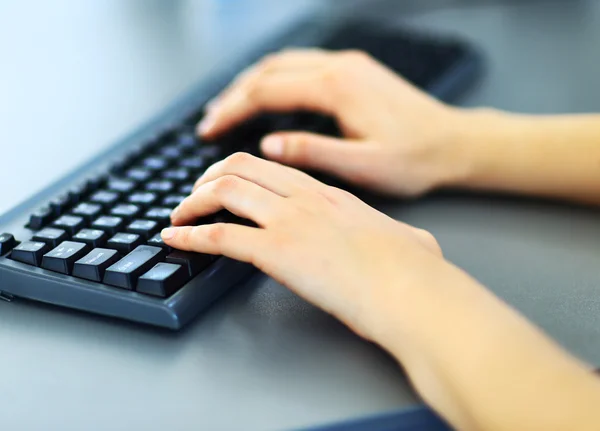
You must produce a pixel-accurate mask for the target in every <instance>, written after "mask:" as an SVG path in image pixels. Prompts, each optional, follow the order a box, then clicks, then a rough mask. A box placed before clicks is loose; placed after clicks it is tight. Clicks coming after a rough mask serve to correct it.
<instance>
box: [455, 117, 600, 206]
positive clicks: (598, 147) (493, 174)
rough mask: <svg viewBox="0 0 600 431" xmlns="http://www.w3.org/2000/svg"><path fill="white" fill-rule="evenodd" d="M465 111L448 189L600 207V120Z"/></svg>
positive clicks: (457, 138) (458, 128)
mask: <svg viewBox="0 0 600 431" xmlns="http://www.w3.org/2000/svg"><path fill="white" fill-rule="evenodd" d="M464 112H465V115H464V116H462V118H463V119H462V120H461V124H460V125H459V127H457V130H458V134H457V136H456V145H457V148H458V149H459V151H460V152H461V155H462V158H463V160H464V166H462V167H461V168H462V169H461V170H460V172H459V174H458V175H457V176H456V177H455V178H454V180H453V181H451V184H449V185H450V186H457V187H461V188H467V189H474V190H495V191H502V192H510V193H518V194H526V195H536V196H541V197H549V198H558V199H564V200H571V201H578V202H582V203H586V204H594V205H597V204H600V115H564V116H531V115H517V114H509V113H504V112H500V111H495V110H473V111H464Z"/></svg>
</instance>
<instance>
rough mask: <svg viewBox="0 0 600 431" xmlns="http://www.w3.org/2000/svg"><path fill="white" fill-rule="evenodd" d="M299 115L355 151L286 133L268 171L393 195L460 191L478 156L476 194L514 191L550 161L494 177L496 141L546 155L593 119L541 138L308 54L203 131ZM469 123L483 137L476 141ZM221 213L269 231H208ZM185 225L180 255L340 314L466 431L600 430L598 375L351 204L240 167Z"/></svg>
mask: <svg viewBox="0 0 600 431" xmlns="http://www.w3.org/2000/svg"><path fill="white" fill-rule="evenodd" d="M298 109H302V110H313V111H318V112H320V113H323V114H328V115H331V116H334V117H335V118H336V119H337V120H338V123H339V126H340V128H341V130H342V132H343V133H344V135H345V137H346V139H345V140H344V139H336V138H331V137H325V136H319V135H314V134H310V133H306V132H296V131H289V132H281V131H279V132H276V133H274V134H270V135H268V136H266V137H265V138H264V139H263V141H262V150H263V152H264V153H265V154H266V155H267V156H268V157H270V158H272V159H273V160H275V161H277V162H282V163H285V164H290V165H295V166H297V167H301V168H309V169H317V170H321V171H325V172H327V173H333V174H335V175H338V176H339V177H342V178H343V179H345V180H349V181H351V182H354V183H355V184H358V185H361V186H363V187H368V188H371V189H374V190H378V191H383V192H387V193H390V194H395V195H418V194H421V193H423V192H426V191H428V190H430V189H432V188H435V187H438V186H441V185H445V184H451V183H456V184H458V183H459V182H460V179H461V177H463V176H465V174H466V171H467V170H470V169H472V168H473V166H467V160H469V161H470V162H472V161H474V160H477V157H479V160H477V161H478V162H479V163H480V164H481V165H480V168H481V167H485V168H487V169H488V171H489V172H490V173H491V175H489V174H488V176H487V177H486V175H485V174H483V175H480V176H479V177H477V176H475V177H472V178H471V181H473V182H472V183H471V184H467V185H468V186H470V187H472V186H479V187H490V186H494V187H496V188H500V189H507V188H509V187H508V185H510V186H511V187H512V189H514V187H515V185H514V179H515V178H517V177H519V175H520V173H519V172H518V169H516V168H521V167H522V166H527V163H522V162H523V161H524V160H527V161H528V162H532V161H534V160H536V159H535V158H533V159H527V158H526V157H525V156H526V155H525V154H524V153H520V154H521V155H522V156H523V157H521V158H520V159H519V162H520V163H521V165H522V166H521V165H518V164H515V163H513V164H512V165H511V164H510V163H506V161H507V160H506V159H502V158H501V157H500V159H501V161H502V162H504V163H505V164H504V165H502V164H501V163H500V164H498V163H496V164H494V163H495V162H496V160H495V159H496V158H498V157H497V156H498V155H500V156H502V154H503V153H502V151H501V150H502V149H503V146H502V145H499V146H497V147H489V146H487V145H488V141H489V142H494V138H493V137H492V133H491V132H492V131H496V132H498V135H499V136H505V137H507V138H511V139H514V137H515V136H518V137H522V136H524V133H525V134H526V135H527V136H528V137H529V138H531V139H532V142H535V141H536V140H538V141H543V139H540V138H541V137H543V136H544V133H540V131H542V132H543V131H545V132H546V137H547V136H552V137H553V138H554V135H555V133H552V132H557V131H561V130H562V132H563V133H564V131H565V129H564V128H563V127H564V126H568V125H569V123H571V124H572V125H577V126H581V125H582V124H583V125H585V124H588V125H590V120H589V119H581V120H572V119H571V120H568V119H567V120H564V121H562V122H559V123H562V126H560V125H559V127H558V128H552V127H549V126H548V125H547V123H545V122H543V121H542V123H540V124H545V125H544V127H539V124H535V123H536V122H535V121H530V123H531V124H529V125H528V126H536V125H537V126H538V129H540V130H538V131H537V132H536V133H534V132H533V131H532V130H533V129H535V127H526V125H527V124H526V123H527V122H526V121H522V120H515V119H514V117H513V118H511V119H509V120H507V118H509V117H508V116H494V115H491V116H490V115H489V114H488V115H487V116H486V114H485V113H484V114H483V115H478V114H475V116H474V117H467V116H465V115H462V113H461V112H460V111H458V110H457V109H456V108H450V107H447V106H444V105H442V104H441V103H439V102H437V101H435V100H433V99H431V98H429V97H428V96H426V95H424V94H423V93H421V92H419V91H418V90H416V89H415V88H414V87H412V86H410V85H409V84H408V83H407V82H405V81H403V80H402V79H401V78H398V77H397V76H395V75H394V74H393V73H391V72H390V71H389V70H387V69H385V68H384V67H382V66H380V65H378V64H377V63H376V62H374V61H373V60H371V59H369V58H367V57H366V56H364V55H362V54H357V53H341V54H339V53H338V54H334V53H327V52H322V51H302V52H287V53H284V54H280V55H276V56H274V57H270V58H269V59H267V60H265V61H263V62H261V63H259V64H258V65H257V66H255V67H253V68H251V69H250V70H248V71H247V72H246V73H244V74H242V75H241V76H240V77H239V78H238V79H237V80H236V82H234V83H233V84H232V85H231V86H230V88H229V89H227V90H226V91H225V92H224V93H223V94H222V95H221V96H220V97H218V98H217V99H216V100H215V101H214V102H212V103H211V105H210V107H209V109H208V116H207V117H205V119H204V121H203V122H202V123H201V124H200V125H199V132H200V133H201V134H203V135H204V137H206V138H213V137H217V136H219V135H220V134H222V133H223V132H225V131H227V130H228V129H230V128H232V127H234V126H236V125H238V123H240V122H244V121H246V120H249V119H250V117H252V116H254V115H255V114H258V113H260V112H262V111H295V110H298ZM466 118H471V119H475V118H476V119H478V121H479V124H478V125H477V126H476V125H470V126H469V127H466V123H465V119H466ZM565 122H566V124H565ZM486 127H487V130H486ZM469 128H472V129H473V133H471V134H470V136H469V138H468V139H467V141H468V142H470V143H471V144H477V145H476V146H471V147H470V149H469V151H471V153H472V154H471V155H473V154H476V155H477V157H468V158H465V155H466V154H467V153H466V152H464V150H465V148H460V147H461V146H464V144H465V142H462V141H461V139H459V138H458V137H459V136H460V135H461V134H462V133H464V132H465V130H467V129H469ZM567 129H570V130H571V133H572V131H573V129H572V128H569V127H567ZM576 129H583V130H584V131H585V130H587V131H590V130H591V129H590V128H589V127H576ZM504 130H512V133H514V132H517V133H516V135H514V134H513V135H511V133H508V134H507V135H502V132H503V131H504ZM580 131H581V130H580ZM466 135H468V134H466ZM466 135H462V136H463V137H465V136H466ZM536 136H537V139H536ZM587 136H588V140H587V142H588V143H589V135H587ZM486 138H487V139H486ZM509 141H510V139H509ZM546 141H547V140H546ZM495 142H498V139H496V140H495ZM519 144H520V145H522V144H523V143H522V141H521V140H520V139H519ZM482 147H483V151H481V150H474V149H475V148H480V149H481V148H482ZM544 148H547V147H546V146H544ZM561 148H564V147H562V145H561ZM513 150H514V149H513ZM537 150H538V151H539V148H538V149H537ZM563 151H564V150H563ZM482 154H483V155H484V157H481V155H482ZM533 154H535V152H533ZM539 154H544V155H546V153H538V155H539ZM490 155H491V156H492V157H490ZM486 157H487V159H486ZM527 157H529V156H528V155H527ZM550 159H552V158H550ZM511 160H512V159H511ZM544 160H547V159H544ZM556 160H560V157H556ZM592 160H594V159H593V158H592ZM498 166H500V167H503V168H505V169H506V174H505V176H504V177H503V176H502V175H499V171H498V170H497V168H498ZM534 166H537V165H536V164H533V163H532V164H531V167H534ZM490 168H496V170H494V169H490ZM531 171H532V169H529V170H528V171H527V173H528V174H529V173H530V172H531ZM539 171H540V170H538V172H539ZM541 171H542V172H544V169H543V168H542V169H541ZM472 172H473V171H472ZM472 172H471V173H472ZM481 172H485V171H484V170H482V171H481ZM481 172H480V174H481ZM588 172H589V170H588ZM537 178H538V179H539V178H541V177H540V176H539V174H538V177H537ZM562 180H564V177H562ZM575 180H577V176H576V175H571V176H570V181H571V182H572V183H575V182H577V181H575ZM477 181H479V182H477ZM494 181H495V182H494ZM531 184H532V183H529V184H527V183H526V182H523V183H522V184H521V189H522V190H526V191H528V192H531V191H539V192H540V193H541V192H542V191H543V188H541V187H540V186H539V185H536V187H537V189H535V188H533V189H532V188H529V189H528V185H531ZM550 184H552V182H550ZM462 185H463V186H464V185H465V184H462ZM550 189H551V190H553V191H554V194H555V195H557V194H559V193H556V189H555V188H552V187H551V188H550ZM584 196H585V194H584ZM596 196H598V194H596ZM579 197H581V196H579ZM595 202H597V197H596V201H595ZM221 209H226V210H229V211H231V212H232V213H234V214H236V215H238V216H240V217H243V218H246V219H249V220H251V221H253V222H255V223H256V225H255V226H246V225H239V224H231V223H216V224H204V225H200V226H194V224H195V223H194V222H195V220H197V219H199V218H202V217H204V216H207V215H209V214H212V213H214V212H217V211H219V210H221ZM171 217H172V224H173V226H174V227H171V228H168V229H165V230H164V231H163V232H162V238H163V240H164V242H165V243H166V244H167V245H169V246H171V247H174V248H177V249H180V250H186V251H195V252H199V253H205V254H214V255H221V254H222V255H225V256H228V257H231V258H234V259H236V260H240V261H244V262H249V263H252V264H254V265H255V266H257V267H258V268H260V269H261V270H262V271H264V272H265V273H267V274H269V275H271V276H272V277H274V278H275V279H276V280H278V281H279V282H281V283H282V284H284V285H286V286H287V287H289V288H290V289H292V290H293V291H295V292H296V293H298V294H299V295H301V296H303V297H304V298H306V299H307V300H309V301H311V302H312V303H314V304H316V305H317V306H319V307H321V308H323V309H324V310H326V311H328V312H329V313H331V314H333V315H335V316H336V317H337V318H339V319H340V320H341V321H343V322H344V323H345V324H346V325H348V326H349V327H350V328H352V329H353V330H354V331H356V332H357V333H358V334H360V335H362V336H363V337H365V338H367V339H369V340H371V341H373V342H376V343H378V344H379V345H381V346H382V347H383V348H385V349H386V350H388V351H389V352H390V353H391V354H393V355H394V356H395V358H396V359H398V361H400V362H401V363H402V364H403V366H404V368H405V370H406V372H407V374H408V376H409V377H410V379H411V381H412V382H413V384H414V385H415V386H416V388H417V390H418V391H419V392H420V394H421V395H422V397H423V398H424V399H425V400H426V401H427V402H428V403H429V404H430V405H431V406H432V407H433V408H435V409H436V410H437V411H438V412H439V413H441V415H442V416H443V417H444V418H445V419H447V420H448V421H449V422H450V423H451V424H452V425H453V426H454V427H456V428H457V429H493V430H513V429H565V430H566V429H590V430H591V429H597V427H598V423H600V416H599V415H598V412H597V408H596V407H595V406H596V405H598V403H600V382H599V381H598V380H597V379H594V378H593V377H592V376H591V375H590V373H589V370H588V369H587V367H585V366H584V365H583V364H581V363H580V362H579V361H577V360H576V359H575V358H573V357H571V356H570V355H569V354H567V353H566V352H564V351H562V350H561V349H559V348H558V347H557V346H556V345H555V344H554V343H552V342H551V341H549V340H548V339H547V338H546V337H545V336H544V335H542V334H541V333H540V332H539V331H538V330H537V329H536V328H534V327H533V326H531V325H529V324H528V323H527V322H526V321H525V320H524V319H522V318H521V317H520V316H519V315H518V314H517V313H516V312H515V311H514V310H512V309H511V308H509V307H507V306H506V305H505V304H503V303H502V302H501V301H500V300H498V299H497V298H496V297H494V295H492V294H491V293H490V292H489V291H488V290H486V289H485V288H484V287H483V286H481V285H480V284H478V283H477V282H476V281H474V280H473V279H471V278H470V277H469V276H468V275H466V274H465V273H464V272H462V271H461V270H459V269H458V268H457V267H455V266H454V265H452V264H451V263H449V262H447V261H446V260H444V258H443V256H442V254H441V251H440V248H439V246H438V244H437V242H436V240H435V239H434V238H433V237H432V236H431V235H430V234H429V233H427V232H425V231H422V230H419V229H416V228H413V227H411V226H408V225H405V224H403V223H400V222H397V221H395V220H393V219H390V218H388V217H387V216H385V215H383V214H381V213H379V212H378V211H376V210H374V209H373V208H371V207H369V206H368V205H366V204H365V203H363V202H362V201H360V200H359V199H358V198H356V197H354V196H352V195H351V194H349V193H348V192H345V191H341V190H339V189H336V188H333V187H331V186H328V185H325V184H324V183H322V182H319V181H317V180H316V179H314V178H312V177H310V176H308V175H307V174H305V173H302V172H300V171H297V170H295V169H294V168H291V167H286V166H283V165H281V164H278V163H274V162H273V161H266V160H262V159H258V158H256V157H253V156H251V155H248V154H243V153H238V154H234V155H233V156H230V157H228V158H226V159H225V160H223V161H220V162H218V163H217V164H215V165H213V166H212V167H211V168H209V169H208V170H207V171H206V172H205V173H204V174H203V175H202V177H201V178H200V179H199V180H198V181H197V182H196V184H195V186H194V189H193V193H192V194H191V195H190V196H189V197H187V198H186V199H184V200H183V201H182V202H181V204H180V205H179V206H178V207H177V208H176V209H175V211H174V212H173V214H172V216H171ZM190 225H191V226H190ZM557 388H558V390H557ZM592 400H593V401H592Z"/></svg>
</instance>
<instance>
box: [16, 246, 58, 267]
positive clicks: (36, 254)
mask: <svg viewBox="0 0 600 431" xmlns="http://www.w3.org/2000/svg"><path fill="white" fill-rule="evenodd" d="M49 249H50V247H48V245H47V244H46V243H45V242H41V241H26V242H22V243H21V244H19V245H18V246H16V247H15V248H13V251H12V253H11V254H10V258H11V259H12V260H16V261H18V262H22V263H26V264H28V265H33V266H40V263H42V257H43V256H44V254H45V253H46V252H47V251H48V250H49Z"/></svg>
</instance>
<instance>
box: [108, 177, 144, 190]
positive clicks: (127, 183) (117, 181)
mask: <svg viewBox="0 0 600 431" xmlns="http://www.w3.org/2000/svg"><path fill="white" fill-rule="evenodd" d="M106 187H107V188H108V189H109V190H112V191H115V192H120V193H131V192H132V191H134V190H135V188H136V187H137V186H136V183H135V181H132V180H124V179H121V178H111V179H109V180H108V183H107V185H106Z"/></svg>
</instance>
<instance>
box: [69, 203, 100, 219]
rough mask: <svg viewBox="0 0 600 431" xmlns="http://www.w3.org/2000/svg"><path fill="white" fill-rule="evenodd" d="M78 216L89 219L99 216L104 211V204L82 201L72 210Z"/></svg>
mask: <svg viewBox="0 0 600 431" xmlns="http://www.w3.org/2000/svg"><path fill="white" fill-rule="evenodd" d="M71 213H72V214H73V215H76V216H80V217H83V218H84V219H86V220H87V221H91V220H92V219H95V218H97V217H98V216H99V215H100V214H101V213H102V205H100V204H90V203H87V202H82V203H80V204H79V205H77V206H76V207H75V208H73V209H72V210H71Z"/></svg>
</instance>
